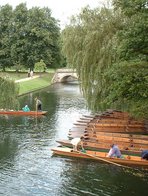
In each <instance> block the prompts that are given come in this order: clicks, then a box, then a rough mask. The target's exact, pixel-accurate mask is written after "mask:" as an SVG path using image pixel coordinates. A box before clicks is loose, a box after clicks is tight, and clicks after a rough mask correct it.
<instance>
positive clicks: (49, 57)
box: [25, 7, 60, 68]
mask: <svg viewBox="0 0 148 196" xmlns="http://www.w3.org/2000/svg"><path fill="white" fill-rule="evenodd" d="M26 29H27V31H26V33H27V34H26V37H27V41H26V44H25V50H26V54H25V55H26V56H27V57H28V58H27V61H26V64H27V65H28V66H29V67H32V68H33V65H34V64H35V62H38V61H40V59H43V60H44V62H45V64H46V65H47V66H51V65H54V64H56V63H57V62H58V63H59V60H58V58H59V56H58V55H60V54H59V44H58V42H59V36H60V34H59V27H58V25H57V21H56V20H55V19H54V18H52V17H51V10H50V9H48V8H43V9H40V8H37V7H34V8H32V9H30V10H29V11H28V20H27V24H26Z"/></svg>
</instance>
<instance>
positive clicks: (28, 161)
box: [0, 84, 148, 196]
mask: <svg viewBox="0 0 148 196" xmlns="http://www.w3.org/2000/svg"><path fill="white" fill-rule="evenodd" d="M36 96H39V97H40V98H41V100H42V102H43V110H47V111H48V114H47V116H42V117H38V118H35V117H31V116H28V117H27V116H2V115H1V116H0V195H4V196H86V195H88V196H118V195H120V196H125V195H126V196H140V195H142V196H146V195H147V194H148V189H147V188H148V171H146V170H142V169H137V168H136V169H124V168H120V167H117V166H114V165H109V164H106V163H104V164H101V163H98V162H96V161H91V160H82V159H76V158H68V157H59V156H53V155H52V151H51V148H52V147H56V146H57V145H58V144H57V142H56V140H58V139H67V134H68V131H69V129H70V128H71V127H72V126H73V123H75V122H76V120H78V119H79V118H80V117H81V116H82V115H83V114H89V111H88V110H87V108H86V103H85V100H84V99H83V97H82V95H81V93H80V90H79V85H77V84H56V85H53V86H50V87H48V88H45V89H43V90H40V91H38V92H34V93H30V94H28V95H25V96H22V97H20V106H21V107H23V106H24V105H25V104H28V105H29V107H30V108H31V109H32V110H34V109H35V103H34V98H35V97H36Z"/></svg>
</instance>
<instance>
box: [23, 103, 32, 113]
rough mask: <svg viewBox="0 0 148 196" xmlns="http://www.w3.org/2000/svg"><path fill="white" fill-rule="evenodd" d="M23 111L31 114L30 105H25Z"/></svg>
mask: <svg viewBox="0 0 148 196" xmlns="http://www.w3.org/2000/svg"><path fill="white" fill-rule="evenodd" d="M22 110H23V111H24V112H29V111H30V109H29V107H28V105H25V107H23V108H22Z"/></svg>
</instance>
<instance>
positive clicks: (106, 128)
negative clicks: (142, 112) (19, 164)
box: [52, 110, 148, 168]
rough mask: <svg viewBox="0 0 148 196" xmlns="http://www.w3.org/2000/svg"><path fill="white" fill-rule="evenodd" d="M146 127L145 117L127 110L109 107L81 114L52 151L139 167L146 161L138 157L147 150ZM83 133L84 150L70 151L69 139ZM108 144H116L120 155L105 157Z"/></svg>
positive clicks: (147, 136)
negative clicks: (135, 115)
mask: <svg viewBox="0 0 148 196" xmlns="http://www.w3.org/2000/svg"><path fill="white" fill-rule="evenodd" d="M147 133H148V130H147V127H146V124H145V121H144V120H135V119H133V118H132V117H130V116H129V114H128V113H127V112H121V111H115V110H110V111H106V112H104V113H100V114H96V115H83V116H82V117H81V118H80V119H79V120H77V122H76V123H74V126H73V127H72V128H71V129H70V130H69V132H68V139H67V140H57V143H58V144H59V146H58V147H56V148H53V149H52V151H53V154H55V155H63V156H69V157H77V158H85V159H93V160H97V161H101V162H102V161H104V162H108V163H112V164H117V165H118V166H119V165H120V166H121V165H130V166H142V167H147V168H148V161H147V160H144V159H142V158H141V152H142V150H148V134H147ZM81 136H83V138H84V139H83V146H84V149H85V152H82V151H81V149H80V150H79V151H73V150H72V144H71V139H73V138H75V137H81ZM111 144H117V145H118V147H119V148H120V150H121V153H122V155H123V156H122V158H115V157H114V158H108V157H106V155H107V153H108V151H109V149H110V145H111ZM80 147H81V146H79V148H80Z"/></svg>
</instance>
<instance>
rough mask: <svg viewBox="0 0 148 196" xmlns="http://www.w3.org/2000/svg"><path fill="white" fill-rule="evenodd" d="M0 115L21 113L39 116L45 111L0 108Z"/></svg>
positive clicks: (45, 112)
mask: <svg viewBox="0 0 148 196" xmlns="http://www.w3.org/2000/svg"><path fill="white" fill-rule="evenodd" d="M0 114H2V115H22V116H39V115H45V114H47V111H29V112H24V111H23V110H18V111H16V110H0Z"/></svg>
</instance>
